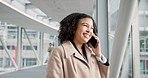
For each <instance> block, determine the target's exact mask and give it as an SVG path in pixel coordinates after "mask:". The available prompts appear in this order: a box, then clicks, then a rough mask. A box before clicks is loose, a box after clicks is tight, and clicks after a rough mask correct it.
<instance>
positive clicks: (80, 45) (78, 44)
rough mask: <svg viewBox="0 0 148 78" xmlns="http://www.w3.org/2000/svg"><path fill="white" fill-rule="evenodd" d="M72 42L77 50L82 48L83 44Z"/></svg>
mask: <svg viewBox="0 0 148 78" xmlns="http://www.w3.org/2000/svg"><path fill="white" fill-rule="evenodd" d="M73 42H74V43H75V45H76V47H77V48H78V49H81V48H82V45H83V44H81V43H80V42H78V41H75V40H73Z"/></svg>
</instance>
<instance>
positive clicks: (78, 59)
mask: <svg viewBox="0 0 148 78" xmlns="http://www.w3.org/2000/svg"><path fill="white" fill-rule="evenodd" d="M85 49H86V54H87V59H88V61H86V60H85V59H84V58H83V57H82V55H80V53H79V52H78V51H77V50H76V49H75V48H74V46H73V44H72V43H71V42H70V41H67V42H65V43H63V44H62V45H61V46H59V47H57V48H55V49H53V51H52V55H51V56H50V58H49V61H48V65H47V71H46V78H108V66H105V65H104V64H102V63H100V62H98V61H97V60H96V57H95V55H94V53H93V52H92V51H91V50H90V48H89V47H87V46H85Z"/></svg>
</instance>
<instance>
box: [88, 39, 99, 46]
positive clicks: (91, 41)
mask: <svg viewBox="0 0 148 78" xmlns="http://www.w3.org/2000/svg"><path fill="white" fill-rule="evenodd" d="M88 42H90V43H91V45H92V46H93V47H94V48H96V47H97V46H98V44H97V40H96V39H95V38H94V37H91V39H90V40H89V41H88Z"/></svg>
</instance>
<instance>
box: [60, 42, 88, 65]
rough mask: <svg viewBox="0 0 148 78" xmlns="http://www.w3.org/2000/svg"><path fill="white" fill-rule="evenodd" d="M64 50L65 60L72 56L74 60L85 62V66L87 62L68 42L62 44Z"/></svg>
mask: <svg viewBox="0 0 148 78" xmlns="http://www.w3.org/2000/svg"><path fill="white" fill-rule="evenodd" d="M62 46H63V48H64V50H65V55H66V58H68V57H70V56H71V55H73V56H74V57H75V58H77V59H79V60H81V61H83V62H85V63H86V64H87V61H86V60H85V59H84V58H83V57H82V55H81V54H80V53H79V52H78V51H77V50H76V49H75V47H74V46H73V44H72V43H71V42H70V41H67V42H65V43H63V44H62Z"/></svg>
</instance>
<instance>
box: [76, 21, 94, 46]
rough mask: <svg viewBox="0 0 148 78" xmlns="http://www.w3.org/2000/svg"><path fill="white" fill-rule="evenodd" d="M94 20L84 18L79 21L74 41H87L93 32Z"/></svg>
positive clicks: (81, 42)
mask: <svg viewBox="0 0 148 78" xmlns="http://www.w3.org/2000/svg"><path fill="white" fill-rule="evenodd" d="M93 29H94V26H93V21H92V19H91V18H83V19H80V20H79V22H78V26H77V29H76V31H75V35H74V41H75V42H76V43H79V44H84V43H87V42H88V40H89V39H90V38H91V37H92V34H93Z"/></svg>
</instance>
